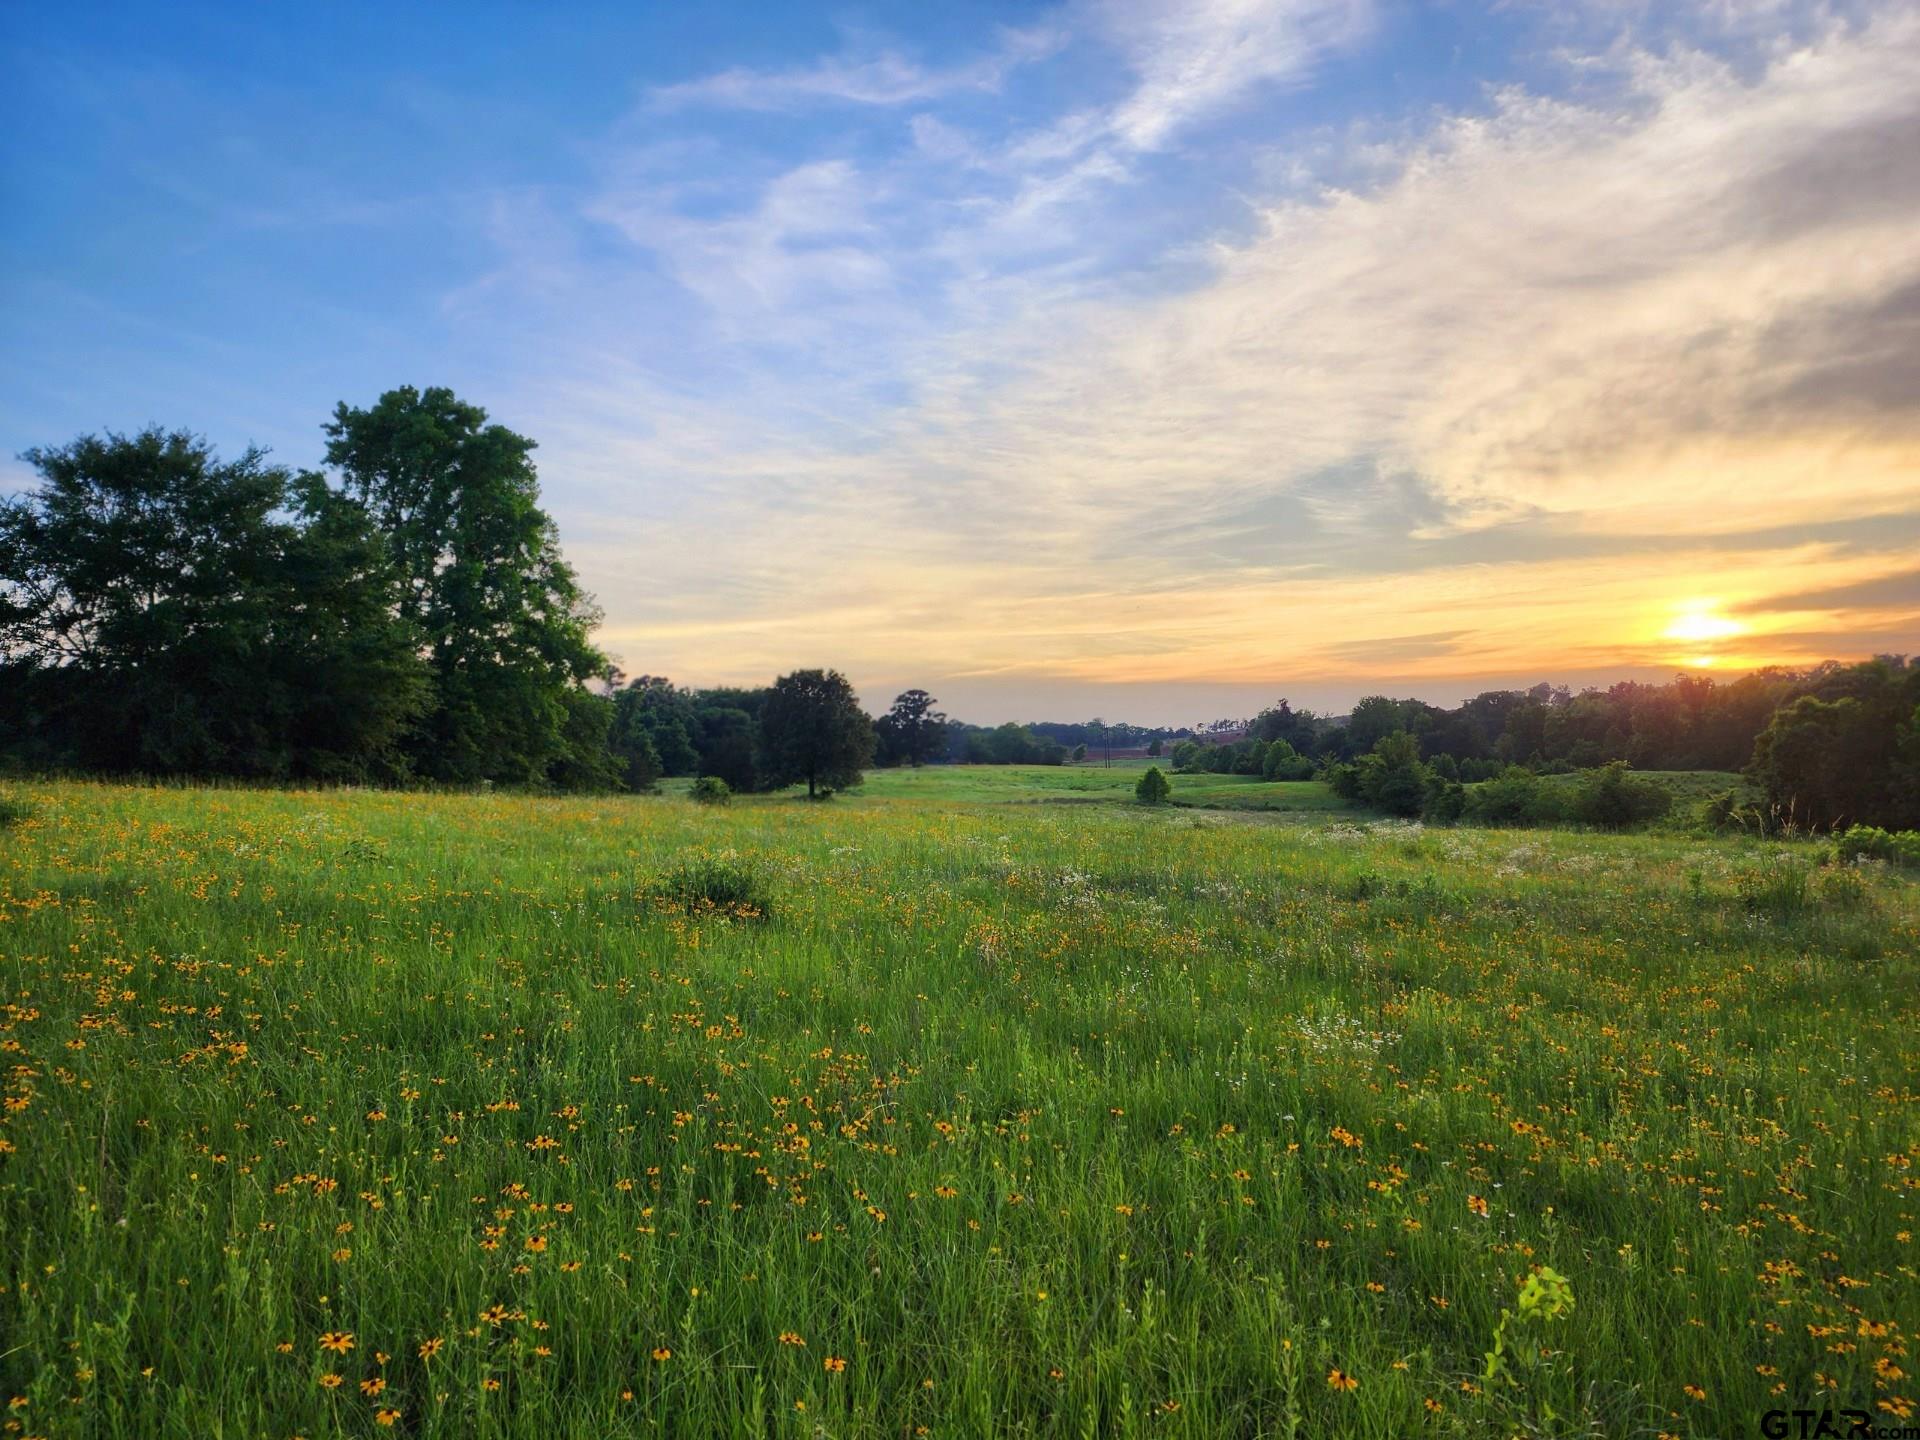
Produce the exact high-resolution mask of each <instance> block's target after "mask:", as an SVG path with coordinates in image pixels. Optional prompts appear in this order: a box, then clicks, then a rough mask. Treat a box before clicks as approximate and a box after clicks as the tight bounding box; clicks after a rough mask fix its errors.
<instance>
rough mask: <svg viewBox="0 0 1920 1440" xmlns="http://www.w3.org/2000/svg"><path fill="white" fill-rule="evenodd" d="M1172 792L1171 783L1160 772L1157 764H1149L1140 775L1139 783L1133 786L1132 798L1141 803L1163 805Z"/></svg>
mask: <svg viewBox="0 0 1920 1440" xmlns="http://www.w3.org/2000/svg"><path fill="white" fill-rule="evenodd" d="M1172 793H1173V785H1172V783H1171V782H1170V781H1169V780H1168V779H1167V777H1166V776H1165V775H1163V774H1161V773H1160V767H1159V766H1158V765H1149V766H1148V767H1147V773H1146V774H1144V775H1142V776H1141V777H1140V783H1139V784H1137V785H1135V786H1134V787H1133V798H1134V799H1136V800H1138V801H1139V802H1140V803H1141V804H1142V805H1164V804H1165V803H1166V800H1167V797H1168V796H1169V795H1171V794H1172Z"/></svg>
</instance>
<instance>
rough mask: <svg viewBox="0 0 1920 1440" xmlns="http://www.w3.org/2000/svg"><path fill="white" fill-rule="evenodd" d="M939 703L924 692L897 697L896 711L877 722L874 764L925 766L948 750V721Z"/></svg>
mask: <svg viewBox="0 0 1920 1440" xmlns="http://www.w3.org/2000/svg"><path fill="white" fill-rule="evenodd" d="M939 703H940V702H939V701H937V700H935V699H934V698H933V696H931V695H929V694H928V693H927V692H926V691H924V690H907V691H904V692H902V693H901V694H899V695H896V696H895V697H894V700H893V708H892V709H890V710H888V711H887V713H886V714H885V715H882V716H881V717H880V718H879V719H878V720H877V721H875V722H874V727H873V728H874V731H875V735H876V742H877V743H876V749H875V761H876V763H878V764H880V765H883V766H885V765H924V764H926V763H927V761H929V760H931V759H933V758H934V757H935V756H937V755H940V754H942V753H943V752H944V751H945V750H946V748H947V717H946V715H945V714H944V713H942V712H941V711H939V710H936V709H934V708H933V707H934V706H935V705H937V704H939Z"/></svg>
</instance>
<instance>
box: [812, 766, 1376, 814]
mask: <svg viewBox="0 0 1920 1440" xmlns="http://www.w3.org/2000/svg"><path fill="white" fill-rule="evenodd" d="M1153 763H1159V764H1160V766H1161V769H1162V770H1163V771H1164V772H1165V773H1166V774H1167V776H1168V778H1169V779H1170V780H1171V781H1172V782H1173V803H1174V804H1175V805H1194V806H1200V807H1205V808H1219V809H1235V810H1287V811H1301V812H1306V813H1324V812H1326V811H1330V810H1345V809H1347V808H1348V807H1347V803H1346V802H1345V801H1344V800H1342V799H1340V798H1339V796H1337V795H1335V794H1334V793H1333V792H1332V791H1331V790H1329V789H1327V787H1326V786H1325V785H1322V784H1320V783H1319V782H1318V781H1316V780H1297V781H1283V782H1280V783H1277V784H1269V783H1267V782H1266V781H1263V780H1261V779H1259V778H1258V777H1257V776H1253V775H1175V774H1174V773H1173V771H1172V766H1171V764H1170V762H1166V761H1161V762H1153V761H1135V762H1132V763H1129V764H1124V765H1123V764H1121V763H1120V762H1119V761H1115V762H1114V765H1113V767H1112V768H1111V769H1108V768H1106V767H1104V766H1099V765H927V766H922V767H921V768H920V769H918V770H914V769H910V768H906V767H902V768H900V769H897V770H870V771H868V772H867V778H866V781H865V783H864V784H862V785H861V786H860V788H859V790H858V791H856V792H853V794H852V795H851V796H850V798H859V799H863V800H867V799H870V800H888V801H910V802H914V803H921V802H931V803H952V804H992V803H996V802H999V803H1008V802H1020V801H1055V802H1076V801H1079V802H1085V801H1116V800H1118V801H1131V800H1132V799H1133V787H1134V786H1135V785H1136V784H1138V783H1139V780H1140V776H1141V775H1142V773H1144V772H1145V770H1146V768H1147V766H1148V765H1149V764H1153Z"/></svg>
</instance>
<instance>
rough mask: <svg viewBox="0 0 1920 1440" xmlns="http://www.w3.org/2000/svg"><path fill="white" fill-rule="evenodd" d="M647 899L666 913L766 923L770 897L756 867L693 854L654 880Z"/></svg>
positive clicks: (728, 858)
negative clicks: (715, 916) (714, 916)
mask: <svg viewBox="0 0 1920 1440" xmlns="http://www.w3.org/2000/svg"><path fill="white" fill-rule="evenodd" d="M646 894H647V897H648V898H649V899H650V900H652V901H653V903H654V904H655V905H657V906H659V907H660V908H662V909H665V910H671V911H674V912H676V913H679V914H684V915H693V916H707V915H717V916H722V917H725V918H727V919H732V920H769V919H771V918H772V917H773V898H772V893H771V891H770V890H769V889H768V886H767V881H766V877H765V876H764V875H763V874H761V872H760V870H759V868H758V867H757V866H754V865H749V864H746V863H744V862H742V861H740V860H736V859H734V858H733V857H732V856H729V855H696V856H694V857H693V858H691V859H688V860H682V861H681V862H680V863H679V864H677V865H675V866H673V867H672V868H671V869H669V870H666V871H663V872H662V873H661V874H659V875H657V876H655V877H654V880H653V882H652V884H650V885H648V886H647V889H646Z"/></svg>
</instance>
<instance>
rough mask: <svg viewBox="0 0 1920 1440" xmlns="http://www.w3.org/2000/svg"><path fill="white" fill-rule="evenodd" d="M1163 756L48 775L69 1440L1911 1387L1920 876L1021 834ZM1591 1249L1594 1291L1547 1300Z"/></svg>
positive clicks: (11, 870)
mask: <svg viewBox="0 0 1920 1440" xmlns="http://www.w3.org/2000/svg"><path fill="white" fill-rule="evenodd" d="M1123 778H1124V777H1116V776H1114V775H1112V774H1110V773H1105V772H1098V771H1091V770H1087V771H1075V770H1067V771H1053V772H1049V773H1048V774H1046V775H1044V776H1039V777H1036V776H1034V775H1033V774H1032V772H1026V773H1022V772H1015V771H997V772H996V771H981V770H971V771H958V770H927V771H922V772H919V773H917V774H916V773H913V772H895V773H893V774H888V775H876V776H874V778H873V780H872V781H870V782H869V787H868V793H867V794H865V795H864V796H863V797H849V798H846V799H843V800H836V801H835V802H834V803H832V804H828V805H808V804H805V803H801V802H787V801H782V800H778V799H775V800H754V801H750V802H742V803H738V804H735V805H733V806H729V807H725V808H720V809H703V808H700V807H698V806H695V805H694V804H692V803H690V802H688V801H686V800H684V799H679V798H672V797H666V798H659V797H655V798H639V797H629V798H608V799H536V798H526V797H515V796H507V795H492V796H456V795H442V796H428V795H396V794H377V793H353V792H324V793H321V792H315V793H266V792H256V791H234V790H228V791H208V790H193V789H161V790H141V789H132V788H117V787H112V786H106V785H83V784H58V785H47V784H36V785H28V786H17V785H16V786H13V787H10V793H12V794H13V795H15V796H16V797H20V798H23V799H24V801H25V804H26V806H27V808H28V809H29V810H30V811H31V813H32V818H30V819H28V820H27V821H25V822H24V823H23V824H16V825H14V826H13V827H12V828H8V829H0V986H4V989H5V996H4V1003H0V1053H3V1054H4V1057H5V1076H4V1098H5V1107H4V1110H3V1111H0V1237H4V1241H5V1243H4V1246H0V1396H4V1397H6V1398H7V1399H8V1400H9V1401H10V1402H11V1408H10V1409H9V1410H8V1411H7V1416H6V1419H7V1420H8V1421H10V1422H14V1423H13V1428H12V1429H10V1430H9V1432H8V1433H9V1434H16V1435H23V1436H32V1435H45V1436H48V1437H50V1440H51V1437H60V1436H70V1435H71V1436H95V1435H102V1436H124V1437H129V1440H133V1437H139V1440H145V1437H154V1436H188V1435H191V1436H203V1435H210V1434H220V1435H228V1436H235V1437H253V1436H267V1437H275V1440H283V1437H286V1436H290V1435H302V1436H313V1437H318V1436H331V1435H350V1436H379V1435H388V1434H403V1435H419V1436H435V1437H439V1436H446V1437H454V1436H469V1435H479V1436H508V1435H511V1436H540V1437H548V1436H568V1437H576V1436H577V1437H601V1436H638V1435H649V1436H675V1437H677V1436H687V1435H708V1434H718V1435H769V1436H787V1437H794V1440H802V1437H804V1440H819V1437H827V1436H831V1437H893V1436H903V1435H904V1436H915V1435H920V1434H926V1435H932V1436H953V1437H974V1436H982V1435H990V1434H1023V1435H1034V1436H1063V1437H1064V1436H1085V1435H1094V1436H1109V1435H1120V1436H1135V1435H1138V1436H1195V1437H1213V1436H1221V1435H1226V1436H1265V1435H1299V1436H1325V1435H1332V1436H1356V1437H1362V1436H1364V1437H1378V1440H1391V1437H1404V1436H1426V1435H1434V1436H1457V1437H1469V1436H1470V1437H1478V1436H1487V1435H1493V1436H1508V1435H1540V1436H1545V1435H1583V1436H1584V1435H1592V1436H1608V1437H1612V1436H1627V1437H1645V1440H1652V1437H1655V1436H1659V1435H1663V1434H1664V1435H1677V1436H1688V1437H1699V1440H1706V1437H1732V1436H1747V1435H1756V1434H1760V1433H1762V1432H1761V1431H1760V1430H1759V1428H1758V1417H1759V1416H1760V1415H1761V1414H1762V1412H1764V1411H1766V1410H1769V1409H1773V1408H1786V1409H1791V1408H1795V1407H1799V1406H1805V1405H1808V1404H1811V1405H1814V1406H1816V1407H1818V1406H1822V1405H1832V1406H1834V1407H1836V1408H1839V1407H1857V1408H1860V1409H1864V1410H1867V1411H1869V1412H1871V1413H1872V1414H1873V1415H1874V1418H1875V1419H1876V1420H1877V1421H1881V1422H1884V1423H1891V1418H1890V1417H1891V1416H1893V1415H1895V1414H1898V1413H1900V1407H1902V1406H1905V1405H1907V1404H1908V1403H1910V1397H1912V1396H1913V1395H1915V1393H1916V1387H1915V1385H1914V1383H1913V1382H1912V1381H1911V1380H1910V1379H1908V1378H1907V1376H1908V1375H1909V1374H1910V1373H1911V1372H1912V1371H1913V1370H1914V1369H1915V1368H1916V1361H1915V1358H1914V1356H1913V1354H1912V1353H1911V1349H1910V1347H1911V1336H1912V1330H1913V1328H1914V1326H1915V1324H1916V1321H1920V1281H1917V1278H1916V1269H1915V1254H1916V1250H1915V1246H1914V1243H1913V1236H1914V1232H1915V1230H1916V1229H1920V1224H1917V1223H1916V1222H1920V1190H1917V1189H1916V1176H1917V1175H1920V1163H1917V1162H1920V1104H1917V1103H1916V1095H1915V1084H1914V1081H1915V1076H1916V1075H1917V1074H1920V884H1916V882H1915V881H1914V880H1912V879H1911V878H1907V877H1903V876H1902V875H1900V874H1897V873H1894V872H1891V871H1888V870H1886V869H1884V868H1882V867H1869V868H1866V869H1861V870H1838V869H1835V868H1832V867H1830V866H1823V865H1822V864H1821V863H1820V862H1821V859H1822V853H1823V852H1822V851H1820V850H1819V849H1817V848H1816V847H1813V846H1808V845H1801V846H1783V845H1760V844H1757V843H1754V842H1749V841H1745V840H1737V839H1736V840H1705V839H1687V838H1684V837H1679V836H1671V835H1668V836H1637V837H1615V836H1601V835H1576V834H1568V833H1557V832H1539V831H1506V832H1498V831H1475V830H1466V829H1462V830H1437V829H1431V828H1428V829H1420V828H1418V827H1412V826H1406V825H1400V824H1390V823H1370V822H1368V821H1366V820H1365V819H1364V817H1355V816H1350V815H1326V816H1320V817H1314V816H1301V817H1299V818H1298V819H1297V820H1294V821H1292V822H1290V823H1286V824H1264V823H1251V817H1242V816H1234V815H1227V814H1218V813H1213V814H1207V813H1201V812H1197V811H1191V810H1188V811H1179V810H1174V811H1168V810H1158V811H1153V810H1144V809H1141V808H1138V807H1135V806H1131V805H1125V804H1117V803H1116V804H1106V805H1091V804H1082V805H1062V804H1054V805H1036V804H1003V805H995V804H990V803H988V804H982V803H977V802H978V801H979V800H980V799H981V798H982V797H987V798H991V797H992V796H994V795H995V794H996V793H997V794H1001V795H1003V796H1007V797H1024V798H1029V799H1031V798H1044V797H1045V796H1046V795H1047V794H1048V793H1050V792H1052V793H1056V794H1059V793H1065V794H1069V795H1070V794H1072V793H1076V792H1073V791H1071V790H1067V791H1054V789H1053V787H1054V786H1056V785H1057V786H1072V785H1084V786H1087V787H1088V788H1087V789H1085V790H1083V791H1080V792H1077V793H1081V794H1082V795H1084V796H1086V797H1089V798H1097V797H1099V796H1101V795H1107V794H1115V793H1116V792H1114V791H1113V790H1112V788H1111V787H1112V786H1113V785H1115V784H1117V783H1119V781H1120V780H1121V779H1123ZM1216 783H1217V782H1216ZM1251 785H1252V782H1248V784H1247V785H1246V786H1245V787H1237V786H1234V785H1232V784H1231V783H1230V784H1229V785H1228V786H1226V787H1225V788H1228V789H1238V788H1251ZM996 787H997V788H996ZM700 893H706V894H711V895H726V896H729V897H731V898H729V899H728V902H727V906H726V907H725V908H722V909H714V908H712V907H701V906H698V905H691V904H689V903H688V901H687V899H686V897H687V896H689V895H693V894H700ZM676 897H678V898H676ZM1543 1266H1544V1267H1550V1270H1551V1271H1552V1272H1553V1273H1555V1274H1557V1275H1559V1276H1563V1277H1564V1278H1565V1280H1566V1282H1567V1283H1568V1284H1569V1285H1570V1286H1571V1293H1572V1296H1573V1305H1572V1309H1571V1311H1570V1312H1569V1313H1567V1314H1565V1316H1564V1317H1563V1318H1560V1319H1556V1320H1549V1319H1545V1318H1542V1314H1541V1313H1540V1312H1525V1311H1524V1310H1523V1303H1524V1302H1523V1300H1522V1298H1521V1297H1522V1294H1523V1292H1522V1289H1521V1286H1522V1284H1523V1282H1525V1281H1527V1279H1528V1277H1529V1275H1530V1274H1532V1273H1533V1272H1535V1271H1536V1270H1537V1269H1538V1267H1543ZM1534 1283H1535V1288H1536V1290H1537V1289H1538V1286H1539V1283H1540V1282H1539V1281H1538V1280H1536V1281H1535V1282H1534ZM1526 1293H1529V1294H1531V1293H1533V1292H1526ZM1508 1311H1512V1312H1515V1315H1516V1317H1519V1316H1521V1315H1522V1314H1523V1313H1524V1314H1531V1315H1532V1318H1514V1319H1512V1320H1509V1321H1508V1322H1506V1329H1505V1331H1504V1349H1503V1353H1504V1354H1505V1356H1506V1357H1507V1360H1506V1364H1507V1371H1506V1373H1505V1374H1504V1375H1501V1376H1496V1377H1495V1378H1493V1379H1489V1378H1488V1376H1487V1373H1486V1371H1487V1363H1486V1359H1485V1357H1486V1354H1487V1352H1488V1351H1489V1350H1490V1349H1491V1348H1492V1345H1493V1338H1494V1335H1495V1333H1496V1330H1497V1329H1498V1328H1499V1327H1500V1326H1501V1323H1502V1319H1501V1317H1502V1314H1503V1312H1508ZM1879 1407H1886V1408H1879Z"/></svg>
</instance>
